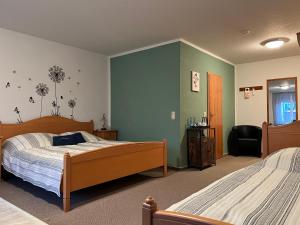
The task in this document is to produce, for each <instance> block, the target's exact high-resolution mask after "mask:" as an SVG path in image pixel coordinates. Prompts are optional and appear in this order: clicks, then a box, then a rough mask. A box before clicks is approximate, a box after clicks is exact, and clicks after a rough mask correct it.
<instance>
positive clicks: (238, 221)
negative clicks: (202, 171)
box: [167, 148, 300, 225]
mask: <svg viewBox="0 0 300 225" xmlns="http://www.w3.org/2000/svg"><path fill="white" fill-rule="evenodd" d="M167 210H168V211H176V212H182V213H189V214H194V215H200V216H203V217H209V218H212V219H216V220H221V221H224V222H228V223H232V224H235V225H250V224H251V225H271V224H272V225H299V224H300V148H288V149H283V150H281V151H279V152H277V153H275V154H273V155H271V156H269V157H268V158H266V159H265V160H263V161H260V162H258V163H256V164H254V165H251V166H249V167H246V168H243V169H241V170H238V171H236V172H234V173H231V174H229V175H227V176H226V177H224V178H222V179H220V180H218V181H216V182H214V183H212V184H211V185H209V186H208V187H206V188H204V189H203V190H201V191H199V192H197V193H195V194H193V195H191V196H190V197H188V198H186V199H184V200H182V201H180V202H178V203H176V204H174V205H172V206H171V207H170V208H168V209H167Z"/></svg>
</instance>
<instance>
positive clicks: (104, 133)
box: [94, 130, 118, 141]
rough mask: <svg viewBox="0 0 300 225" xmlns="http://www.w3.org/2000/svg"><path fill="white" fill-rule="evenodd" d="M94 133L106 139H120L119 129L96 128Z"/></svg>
mask: <svg viewBox="0 0 300 225" xmlns="http://www.w3.org/2000/svg"><path fill="white" fill-rule="evenodd" d="M94 134H95V135H96V136H98V137H101V138H103V139H105V140H113V141H116V140H118V131H117V130H95V131H94Z"/></svg>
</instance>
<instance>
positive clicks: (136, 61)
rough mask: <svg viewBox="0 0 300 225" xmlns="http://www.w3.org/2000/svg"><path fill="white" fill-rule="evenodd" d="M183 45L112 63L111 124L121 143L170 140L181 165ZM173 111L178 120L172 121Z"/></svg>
mask: <svg viewBox="0 0 300 225" xmlns="http://www.w3.org/2000/svg"><path fill="white" fill-rule="evenodd" d="M179 50H180V43H179V42H178V43H173V44H169V45H164V46H161V47H157V48H152V49H149V50H145V51H140V52H136V53H132V54H129V55H125V56H120V57H116V58H113V59H111V124H112V127H113V128H115V129H118V130H119V137H120V140H130V141H150V140H162V139H163V138H167V140H168V163H169V165H171V166H174V167H177V166H178V164H179V159H178V155H179V153H178V152H179V150H180V148H179V118H180V105H179V100H180V91H179V89H180V84H179V81H180V74H179V72H180V71H179V66H180V56H179ZM171 111H175V112H176V120H171Z"/></svg>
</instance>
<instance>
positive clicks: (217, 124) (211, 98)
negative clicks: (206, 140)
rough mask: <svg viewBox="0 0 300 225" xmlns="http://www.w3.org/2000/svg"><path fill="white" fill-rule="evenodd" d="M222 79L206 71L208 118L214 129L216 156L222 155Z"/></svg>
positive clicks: (220, 156)
mask: <svg viewBox="0 0 300 225" xmlns="http://www.w3.org/2000/svg"><path fill="white" fill-rule="evenodd" d="M222 104H223V79H222V77H220V76H218V75H215V74H212V73H208V120H209V124H210V127H212V128H215V129H216V137H215V138H216V145H215V146H216V158H217V159H219V158H222V157H223V118H222V117H223V107H222V106H223V105H222Z"/></svg>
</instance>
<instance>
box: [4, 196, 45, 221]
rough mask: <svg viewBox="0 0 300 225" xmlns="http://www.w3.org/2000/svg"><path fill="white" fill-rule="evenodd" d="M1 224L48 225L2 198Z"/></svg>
mask: <svg viewBox="0 0 300 225" xmlns="http://www.w3.org/2000/svg"><path fill="white" fill-rule="evenodd" d="M0 224H7V225H47V224H46V223H44V222H43V221H41V220H39V219H37V218H35V217H34V216H32V215H30V214H28V213H27V212H25V211H23V210H21V209H19V208H18V207H16V206H14V205H12V204H10V203H9V202H7V201H5V200H4V199H3V198H0Z"/></svg>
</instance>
